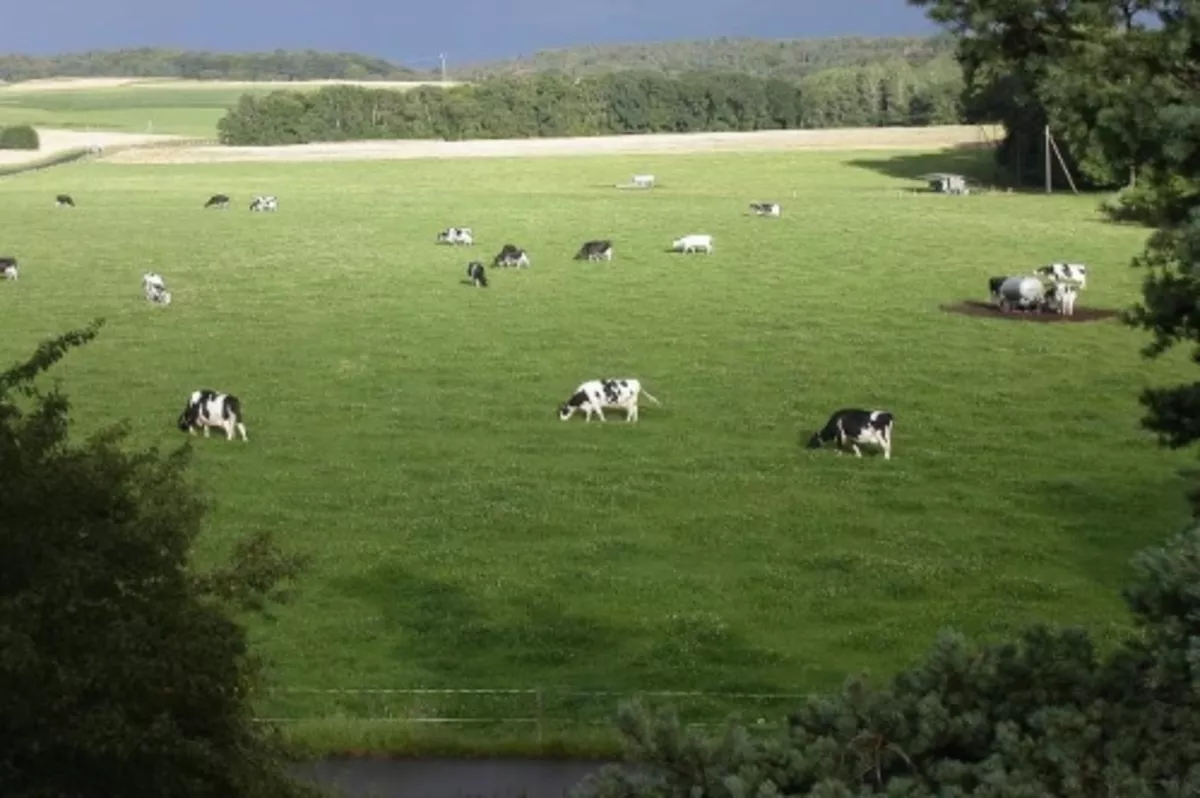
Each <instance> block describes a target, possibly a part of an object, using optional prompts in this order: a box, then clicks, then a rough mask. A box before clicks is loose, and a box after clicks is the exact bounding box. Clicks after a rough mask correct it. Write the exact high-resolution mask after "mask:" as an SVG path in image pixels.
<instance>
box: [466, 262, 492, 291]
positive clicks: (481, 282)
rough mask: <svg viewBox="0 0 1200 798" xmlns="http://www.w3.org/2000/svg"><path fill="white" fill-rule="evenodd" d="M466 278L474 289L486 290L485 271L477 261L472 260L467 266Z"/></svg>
mask: <svg viewBox="0 0 1200 798" xmlns="http://www.w3.org/2000/svg"><path fill="white" fill-rule="evenodd" d="M467 276H468V277H470V278H471V283H472V284H474V286H475V287H476V288H487V285H488V282H487V270H486V269H484V268H483V264H482V263H480V262H479V261H477V260H473V261H471V262H470V263H468V264H467Z"/></svg>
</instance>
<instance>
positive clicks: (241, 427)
mask: <svg viewBox="0 0 1200 798" xmlns="http://www.w3.org/2000/svg"><path fill="white" fill-rule="evenodd" d="M237 431H238V432H239V433H241V436H242V440H244V441H248V440H250V439H249V438H247V437H246V425H245V424H243V423H242V422H240V421H239V422H238V423H237ZM230 437H231V438H232V437H233V436H232V435H231V436H230Z"/></svg>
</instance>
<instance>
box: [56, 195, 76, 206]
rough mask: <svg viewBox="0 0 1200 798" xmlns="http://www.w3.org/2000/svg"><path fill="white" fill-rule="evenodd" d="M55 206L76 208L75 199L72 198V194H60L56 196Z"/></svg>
mask: <svg viewBox="0 0 1200 798" xmlns="http://www.w3.org/2000/svg"><path fill="white" fill-rule="evenodd" d="M54 206H55V207H56V208H74V207H75V200H73V199H71V195H70V194H59V195H58V196H57V197H55V198H54Z"/></svg>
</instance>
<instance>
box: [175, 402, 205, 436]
mask: <svg viewBox="0 0 1200 798" xmlns="http://www.w3.org/2000/svg"><path fill="white" fill-rule="evenodd" d="M199 416H200V406H199V405H194V404H192V403H190V402H189V403H188V405H187V407H185V408H183V412H182V413H180V414H179V420H178V421H177V422H176V423H177V424H178V426H179V431H180V432H187V431H188V430H189V429H191V428H192V427H193V426H195V424H196V419H197V418H198V417H199Z"/></svg>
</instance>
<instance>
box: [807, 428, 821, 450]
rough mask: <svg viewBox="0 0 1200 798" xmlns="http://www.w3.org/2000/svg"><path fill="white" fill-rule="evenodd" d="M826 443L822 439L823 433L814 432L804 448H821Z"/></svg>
mask: <svg viewBox="0 0 1200 798" xmlns="http://www.w3.org/2000/svg"><path fill="white" fill-rule="evenodd" d="M824 445H825V441H823V440H821V433H819V432H814V433H813V435H812V437H811V438H809V439H808V443H807V444H805V446H804V448H805V449H820V448H821V447H822V446H824Z"/></svg>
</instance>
